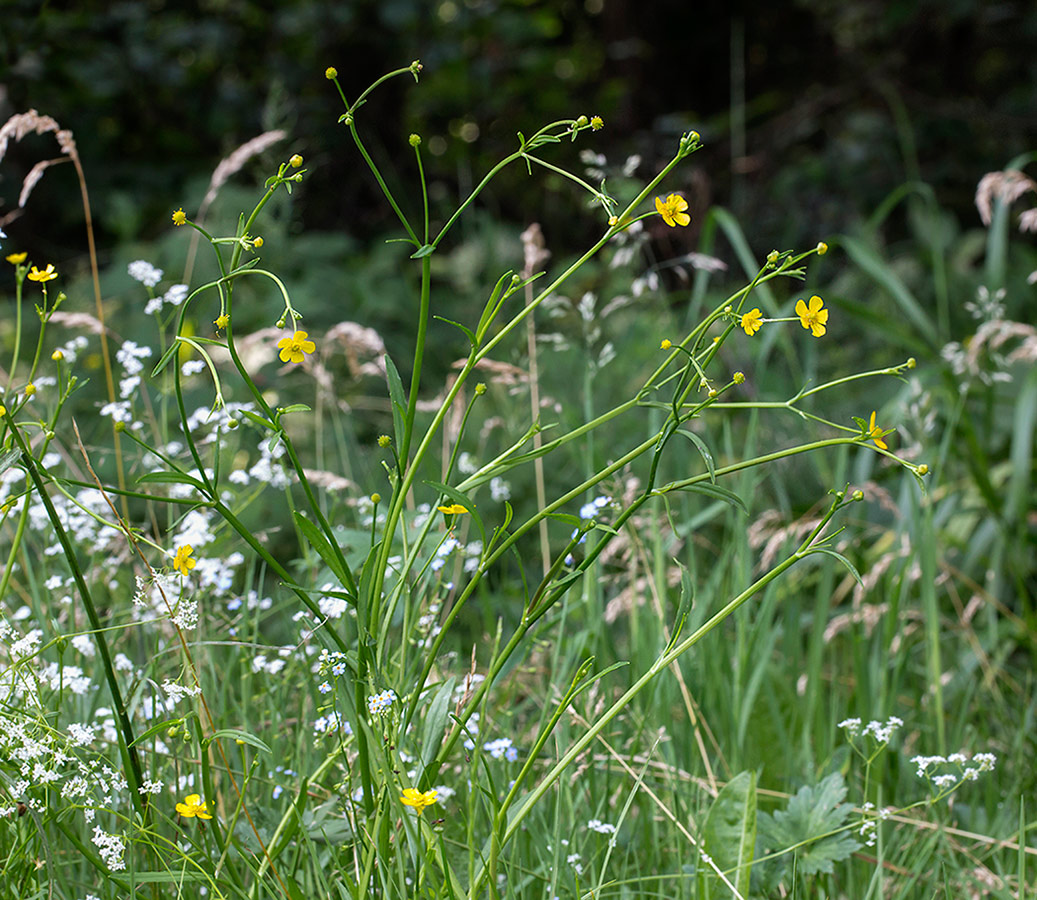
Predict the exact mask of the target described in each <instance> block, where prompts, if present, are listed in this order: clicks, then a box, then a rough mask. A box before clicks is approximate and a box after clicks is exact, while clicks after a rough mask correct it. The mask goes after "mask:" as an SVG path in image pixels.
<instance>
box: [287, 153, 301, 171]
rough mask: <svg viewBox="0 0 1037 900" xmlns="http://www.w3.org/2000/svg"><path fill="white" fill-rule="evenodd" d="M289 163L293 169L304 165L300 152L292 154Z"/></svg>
mask: <svg viewBox="0 0 1037 900" xmlns="http://www.w3.org/2000/svg"><path fill="white" fill-rule="evenodd" d="M288 165H290V166H291V167H292V168H293V169H298V168H299V166H301V165H302V157H301V156H299V154H298V153H295V154H293V155H292V158H291V159H290V160H288Z"/></svg>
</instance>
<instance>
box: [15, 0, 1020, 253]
mask: <svg viewBox="0 0 1037 900" xmlns="http://www.w3.org/2000/svg"><path fill="white" fill-rule="evenodd" d="M2 5H3V7H4V10H5V20H6V22H7V23H8V24H7V25H6V26H5V27H4V29H3V31H2V33H0V117H2V118H3V119H6V118H7V117H8V116H9V115H10V114H12V113H15V112H21V111H24V110H26V109H28V108H30V107H32V108H36V109H37V110H39V111H40V112H41V113H43V114H47V115H51V116H53V117H54V118H56V119H57V120H58V121H59V122H60V123H61V125H62V126H63V127H65V128H69V129H71V130H72V131H73V132H74V134H75V137H76V141H77V143H78V146H79V152H80V154H81V157H82V158H83V161H84V166H85V168H86V172H87V177H88V181H89V184H90V188H91V194H92V197H93V199H94V203H95V206H96V213H97V219H98V228H99V235H98V236H99V241H100V245H101V248H102V251H103V252H105V253H110V252H111V251H112V249H113V248H114V247H116V246H117V245H118V244H119V243H120V242H126V241H132V240H136V239H139V238H149V237H153V236H154V235H156V234H158V233H160V232H161V231H162V230H164V229H166V228H167V222H168V211H169V209H171V208H173V207H175V206H178V205H181V204H183V205H184V207H185V209H187V210H188V211H189V212H190V211H191V210H192V208H196V207H197V204H198V202H199V201H200V197H201V194H202V193H203V192H204V185H205V184H206V182H207V180H208V176H209V174H210V173H211V172H212V170H213V168H214V167H215V166H216V164H217V163H218V161H219V160H220V159H221V158H223V157H224V156H226V155H227V154H228V153H229V152H230V151H231V150H233V149H234V148H235V147H237V146H238V145H240V144H241V143H243V142H244V141H246V140H248V139H249V138H251V137H254V136H255V135H257V134H259V133H260V132H262V131H265V130H269V129H273V128H284V129H286V130H287V131H288V132H289V133H290V135H291V138H290V140H289V141H287V142H285V144H283V145H281V146H279V147H277V148H274V149H273V150H272V151H270V154H268V156H267V157H266V158H265V160H264V162H263V163H262V164H260V163H257V164H255V165H254V166H252V167H251V168H252V169H253V170H254V171H252V172H247V173H246V176H248V175H251V176H252V177H253V178H258V177H260V176H265V174H266V173H267V172H268V171H269V169H270V167H271V165H273V164H274V161H276V160H280V159H284V158H286V157H287V156H288V155H289V154H290V153H291V152H300V153H302V154H303V155H304V156H305V157H306V161H307V166H308V167H309V169H310V173H311V174H310V177H309V179H308V182H307V184H306V185H305V186H304V188H303V189H302V190H301V191H300V192H299V194H298V196H297V199H296V203H295V208H294V216H295V219H296V221H297V223H299V224H300V225H301V226H304V227H305V228H306V229H307V230H311V231H312V230H336V231H342V230H344V231H345V232H347V233H348V234H349V235H351V236H352V237H354V238H356V239H358V240H360V241H362V242H366V241H369V240H370V239H372V238H373V237H375V236H381V235H382V234H383V232H385V231H387V230H392V228H393V225H394V223H393V222H392V221H391V220H389V219H387V218H386V216H385V205H384V204H383V203H382V202H380V200H379V199H378V198H377V197H376V195H375V194H374V193H373V192H372V181H371V178H370V176H369V174H368V173H367V172H366V170H365V169H363V167H361V166H358V165H356V155H355V151H354V150H353V149H352V147H351V146H350V145H349V144H348V142H347V137H348V135H347V134H346V132H345V129H344V128H343V127H342V126H339V125H336V119H337V117H338V115H339V114H340V112H341V107H340V104H339V101H338V98H337V96H336V94H335V92H334V90H333V88H332V86H331V85H330V84H329V83H328V82H327V81H326V80H325V79H324V76H323V72H324V68H325V67H326V66H328V65H334V66H336V67H337V68H338V70H339V72H340V75H341V78H342V82H343V85H344V86H345V88H346V90H347V94H348V93H349V92H350V91H351V92H352V94H353V95H354V96H355V94H356V93H357V92H358V91H359V90H360V89H362V88H363V87H365V86H366V85H367V84H368V83H370V81H372V80H373V79H374V78H375V77H377V76H378V75H379V74H381V73H382V72H384V71H387V70H389V69H391V68H395V67H398V66H404V65H406V64H407V63H409V62H410V61H411V60H412V59H421V60H422V62H423V63H424V66H425V70H424V72H423V74H422V85H421V87H420V89H418V90H416V89H414V87H415V86H414V85H413V83H412V82H408V81H407V80H406V79H399V80H397V81H395V82H393V83H392V84H391V85H390V86H388V87H387V88H385V89H383V91H382V92H381V93H380V94H379V95H378V96H377V102H376V103H374V104H372V105H371V106H369V107H368V111H367V114H366V115H365V116H363V118H362V121H361V127H362V130H363V133H364V134H365V136H366V137H367V139H368V141H369V142H370V146H371V148H372V150H373V151H374V152H375V153H376V154H378V156H379V158H380V159H382V160H386V159H389V160H393V161H396V160H400V161H401V163H402V165H408V164H409V160H410V156H409V152H410V151H409V149H408V148H407V147H406V143H405V141H406V136H407V134H408V133H409V132H411V131H418V132H420V133H421V134H422V135H423V137H424V138H425V141H426V146H427V147H428V149H429V150H430V151H431V154H430V156H431V159H430V161H429V167H430V170H431V172H432V175H433V179H434V181H435V182H436V184H435V187H434V198H438V199H439V200H440V201H441V204H442V205H443V206H444V208H445V206H446V204H448V203H450V202H453V201H454V200H455V198H456V197H457V196H458V194H459V192H463V191H464V190H465V189H466V188H468V187H469V186H470V185H471V183H472V179H473V178H475V179H477V178H478V177H479V176H480V175H481V173H483V172H484V171H485V170H486V169H487V168H488V167H489V166H490V165H492V163H493V161H495V160H496V159H498V158H499V157H500V156H501V155H502V154H503V153H506V152H508V151H510V150H511V149H512V148H513V147H514V145H515V137H514V134H515V132H516V131H517V130H523V131H527V132H528V131H530V130H535V128H537V127H539V125H540V124H542V123H544V122H547V121H550V120H553V119H556V118H564V117H574V116H576V115H579V114H581V113H587V114H598V115H601V116H603V117H604V119H605V121H606V123H607V130H606V132H604V133H602V135H601V136H600V140H598V141H597V143H596V145H597V146H599V147H605V148H607V149H608V153H609V156H610V157H612V156H613V155H614V156H616V157H617V158H619V157H622V156H625V155H626V154H629V153H635V152H636V153H639V154H641V155H642V158H643V160H644V169H643V170H642V172H644V171H647V170H648V169H655V168H657V167H658V166H659V165H660V164H661V161H662V160H663V159H666V158H669V156H670V155H671V154H672V151H673V147H674V145H675V139H676V136H677V135H678V134H679V133H680V132H681V131H682V130H686V129H688V128H695V129H697V130H699V131H700V132H701V133H702V135H703V138H704V140H705V144H706V150H705V151H704V152H703V153H701V154H699V155H698V156H696V157H695V159H694V165H693V166H691V167H689V168H688V169H686V170H684V174H683V175H682V177H683V178H684V179H685V180H686V183H685V184H683V185H673V187H683V189H685V190H686V191H687V192H688V194H689V198H690V199H693V201H694V204H693V205H694V207H695V208H696V209H697V210H698V211H701V210H702V208H703V207H704V206H705V205H706V204H707V203H710V202H717V203H721V204H723V205H725V206H728V207H730V208H732V209H733V211H734V212H735V213H736V214H737V215H738V216H739V217H741V218H743V219H746V220H747V221H751V223H752V227H751V232H752V233H753V235H754V236H756V237H757V238H758V240H759V242H760V247H763V246H764V245H765V244H766V245H771V244H773V245H775V246H793V245H798V244H802V243H804V242H806V243H808V244H809V243H812V242H813V240H814V239H816V236H817V235H818V234H823V233H827V232H830V231H834V230H842V229H845V228H847V227H849V225H850V224H851V223H852V222H853V221H854V220H855V219H858V218H860V217H861V216H863V215H866V214H867V213H869V212H870V211H872V210H873V209H874V208H875V206H876V205H877V204H878V203H879V202H880V201H881V200H882V198H883V197H884V196H885V195H886V194H887V193H888V191H890V190H891V189H892V188H893V187H895V186H896V185H898V184H900V183H902V182H903V181H905V180H907V179H910V178H913V177H917V175H918V174H919V173H921V174H922V175H923V176H924V178H925V180H926V181H928V182H929V183H930V184H932V185H933V186H934V187H935V189H936V190H937V192H938V195H939V200H940V202H941V204H942V205H944V206H946V207H947V208H948V209H950V210H952V211H954V212H955V213H956V214H957V215H959V216H961V217H963V218H966V219H968V220H969V221H970V222H971V221H974V220H975V212H974V210H973V208H972V204H971V197H972V192H973V190H974V185H975V183H976V181H977V180H978V178H979V177H980V176H981V175H982V174H983V173H984V172H987V171H991V170H993V169H997V168H1001V167H1002V166H1003V165H1004V164H1005V163H1006V162H1007V160H1008V159H1010V158H1011V157H1012V156H1014V155H1016V154H1017V153H1019V152H1022V151H1024V150H1027V149H1030V148H1031V147H1032V146H1033V145H1034V143H1035V138H1037V104H1035V103H1034V99H1035V96H1037V53H1034V52H1033V50H1034V47H1035V45H1037V6H1035V5H1034V4H1032V3H1025V2H1011V0H1009V2H1000V3H996V4H995V3H982V2H963V0H957V2H919V0H901V2H875V0H848V2H847V0H839V2H836V0H798V2H787V0H786V2H780V3H766V4H765V3H742V4H727V3H724V4H721V3H687V2H673V0H659V2H643V0H642V2H635V0H549V2H537V0H442V2H423V0H352V2H338V3H322V2H313V0H306V2H292V0H288V2H280V3H258V2H249V0H210V2H192V3H172V2H163V0H147V2H138V0H134V2H124V3H110V2H103V3H102V2H90V3H77V4H73V6H74V9H72V10H67V9H65V8H63V7H62V6H60V5H58V4H48V3H43V4H40V3H38V2H30V0H21V2H12V0H7V2H4V3H3V4H2ZM12 23H17V27H14V26H13V25H12ZM45 141H46V142H48V143H47V144H46V145H44V142H45ZM52 151H53V142H52V140H51V139H50V138H42V139H38V143H37V141H36V140H35V139H34V140H32V141H26V142H25V143H24V144H23V145H22V146H15V147H12V149H11V150H10V151H9V155H8V158H7V159H6V160H5V162H4V165H3V170H2V172H0V179H2V180H0V221H3V220H4V219H7V223H8V226H9V227H8V228H7V230H8V232H9V233H12V234H13V235H17V241H18V242H19V244H20V245H25V246H32V247H33V248H34V249H35V254H36V255H38V256H40V257H44V256H46V257H47V258H48V259H54V260H56V261H57V262H59V263H62V262H67V261H68V259H69V258H70V257H72V256H74V255H76V254H77V253H78V252H79V248H81V247H82V246H83V239H82V231H81V213H80V212H79V211H78V210H77V209H76V208H75V206H74V205H72V204H70V203H68V202H67V198H68V196H69V195H68V189H69V184H70V183H72V181H73V173H72V172H71V170H70V167H69V171H67V172H62V173H61V174H58V173H57V172H56V171H55V170H52V171H51V172H50V173H49V174H48V176H47V177H46V178H45V179H44V181H43V183H42V184H41V185H40V186H39V187H38V188H37V190H36V195H35V196H34V197H33V199H32V202H31V203H30V205H29V208H28V210H27V211H26V213H25V215H24V217H23V218H22V219H20V220H19V221H17V222H14V221H12V220H11V219H10V216H11V214H12V212H13V207H14V206H15V204H16V202H17V196H18V192H19V189H20V184H21V176H22V175H23V174H24V172H25V171H27V170H28V168H29V167H31V165H32V164H33V163H34V162H35V161H36V160H37V159H39V158H40V156H41V154H51V153H52ZM408 174H409V173H408ZM245 180H246V181H247V178H246V179H245ZM525 181H526V176H525V175H524V172H523V171H522V170H521V168H515V169H513V170H512V171H511V172H510V173H508V175H507V177H505V179H503V180H502V181H500V182H498V183H497V184H496V185H495V187H494V190H493V193H492V195H491V197H490V198H488V199H490V200H491V204H493V205H496V206H497V208H498V210H499V213H500V215H501V216H503V217H504V218H507V219H510V220H514V221H516V222H519V223H522V222H525V221H527V220H529V219H530V218H531V217H534V216H535V217H537V218H539V219H540V220H542V221H545V228H550V226H552V225H556V224H559V222H561V221H562V220H561V217H562V216H563V215H567V214H568V198H567V199H566V203H565V204H563V205H562V206H561V208H560V209H558V210H553V209H552V207H551V205H550V203H549V204H548V206H547V208H546V210H545V208H544V204H543V200H542V198H541V197H540V196H538V195H537V193H536V192H531V191H529V190H528V189H526V188H525ZM533 204H535V206H534V205H533ZM790 212H793V214H791V215H790ZM552 215H553V216H555V217H556V218H557V220H558V221H552ZM970 217H971V218H970ZM565 227H566V230H567V233H569V234H572V233H573V232H572V226H571V225H566V226H565ZM573 237H574V238H579V237H581V236H580V235H579V234H573ZM687 240H689V242H691V241H694V234H688V236H687Z"/></svg>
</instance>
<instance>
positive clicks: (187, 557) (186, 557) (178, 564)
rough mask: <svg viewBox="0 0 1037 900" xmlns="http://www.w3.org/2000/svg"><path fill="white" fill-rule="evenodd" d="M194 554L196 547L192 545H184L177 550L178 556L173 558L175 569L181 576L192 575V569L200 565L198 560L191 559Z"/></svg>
mask: <svg viewBox="0 0 1037 900" xmlns="http://www.w3.org/2000/svg"><path fill="white" fill-rule="evenodd" d="M192 553H194V547H192V546H191V545H190V544H184V546H183V547H177V548H176V556H174V557H173V568H174V569H176V570H177V571H178V572H179V573H180V574H181V575H184V576H187V575H189V574H191V569H193V568H194V567H195V566H196V565H198V561H197V560H194V559H191V554H192Z"/></svg>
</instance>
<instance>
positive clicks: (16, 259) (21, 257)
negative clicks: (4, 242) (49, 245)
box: [4, 253, 29, 266]
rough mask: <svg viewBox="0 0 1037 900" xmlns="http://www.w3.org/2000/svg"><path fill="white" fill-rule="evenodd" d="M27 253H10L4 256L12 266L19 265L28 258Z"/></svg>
mask: <svg viewBox="0 0 1037 900" xmlns="http://www.w3.org/2000/svg"><path fill="white" fill-rule="evenodd" d="M28 256H29V254H28V253H12V254H10V255H9V256H5V257H4V259H6V260H7V261H8V262H9V263H10V264H11V265H12V266H20V265H21V264H22V263H23V262H25V260H26V259H27V258H28Z"/></svg>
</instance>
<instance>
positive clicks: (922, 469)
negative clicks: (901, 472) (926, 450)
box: [915, 463, 929, 475]
mask: <svg viewBox="0 0 1037 900" xmlns="http://www.w3.org/2000/svg"><path fill="white" fill-rule="evenodd" d="M915 471H916V472H917V473H918V474H919V475H928V474H929V467H928V466H927V465H926V464H925V463H922V464H921V465H920V466H919V467H918V468H917V469H915Z"/></svg>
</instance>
